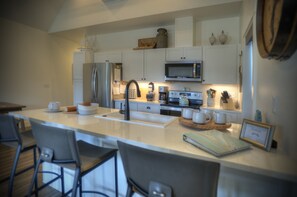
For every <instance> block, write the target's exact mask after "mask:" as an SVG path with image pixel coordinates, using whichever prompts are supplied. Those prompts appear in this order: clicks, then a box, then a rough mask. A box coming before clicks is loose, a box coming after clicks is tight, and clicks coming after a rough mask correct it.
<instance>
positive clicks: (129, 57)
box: [122, 50, 143, 81]
mask: <svg viewBox="0 0 297 197" xmlns="http://www.w3.org/2000/svg"><path fill="white" fill-rule="evenodd" d="M122 55H123V56H122V57H123V61H122V63H123V80H124V81H130V80H131V79H135V80H136V81H141V80H143V50H126V51H123V52H122Z"/></svg>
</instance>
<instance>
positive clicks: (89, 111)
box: [77, 108, 97, 115]
mask: <svg viewBox="0 0 297 197" xmlns="http://www.w3.org/2000/svg"><path fill="white" fill-rule="evenodd" d="M77 111H78V113H79V114H81V115H91V114H96V112H97V108H95V109H78V110H77Z"/></svg>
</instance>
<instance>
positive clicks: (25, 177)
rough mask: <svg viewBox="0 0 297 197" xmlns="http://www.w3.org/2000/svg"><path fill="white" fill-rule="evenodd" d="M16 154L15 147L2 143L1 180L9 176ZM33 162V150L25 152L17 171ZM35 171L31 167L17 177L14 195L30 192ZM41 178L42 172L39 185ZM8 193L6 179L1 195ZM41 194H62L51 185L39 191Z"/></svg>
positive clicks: (1, 188)
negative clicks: (29, 188)
mask: <svg viewBox="0 0 297 197" xmlns="http://www.w3.org/2000/svg"><path fill="white" fill-rule="evenodd" d="M14 154H15V149H13V148H9V147H6V146H4V145H1V144H0V180H2V179H4V178H5V177H8V176H9V174H10V170H11V166H12V163H13V159H14ZM32 164H33V152H32V151H27V152H24V153H22V154H21V156H20V160H19V163H18V168H17V171H18V170H20V169H24V168H25V167H27V166H30V165H32ZM33 171H34V170H33V169H31V170H29V171H27V172H25V173H23V174H20V175H18V176H16V177H15V182H14V187H13V196H15V197H20V196H25V194H26V193H27V192H28V187H29V184H30V182H31V178H32V175H33ZM41 180H42V174H39V178H38V181H39V185H41V184H42V183H41ZM7 193H8V181H5V182H3V183H1V184H0V196H1V197H2V196H3V197H4V196H7ZM39 196H41V197H55V196H61V194H60V193H59V192H58V191H57V190H55V189H53V188H51V187H46V188H44V189H43V190H41V191H40V192H39Z"/></svg>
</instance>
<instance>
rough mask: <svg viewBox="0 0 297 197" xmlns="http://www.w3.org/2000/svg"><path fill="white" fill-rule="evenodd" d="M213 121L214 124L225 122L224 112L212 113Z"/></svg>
mask: <svg viewBox="0 0 297 197" xmlns="http://www.w3.org/2000/svg"><path fill="white" fill-rule="evenodd" d="M214 121H215V123H216V124H226V122H227V117H226V114H224V113H214Z"/></svg>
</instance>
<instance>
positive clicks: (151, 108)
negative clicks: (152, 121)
mask: <svg viewBox="0 0 297 197" xmlns="http://www.w3.org/2000/svg"><path fill="white" fill-rule="evenodd" d="M137 111H142V112H149V113H156V114H160V105H156V104H147V103H138V104H137Z"/></svg>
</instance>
